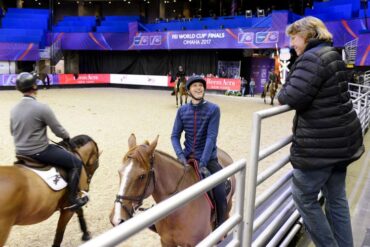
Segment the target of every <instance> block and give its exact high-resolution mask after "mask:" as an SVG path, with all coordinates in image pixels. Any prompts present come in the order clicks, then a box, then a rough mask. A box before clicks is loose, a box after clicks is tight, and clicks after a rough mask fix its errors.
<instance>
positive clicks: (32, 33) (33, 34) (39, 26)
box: [0, 8, 50, 48]
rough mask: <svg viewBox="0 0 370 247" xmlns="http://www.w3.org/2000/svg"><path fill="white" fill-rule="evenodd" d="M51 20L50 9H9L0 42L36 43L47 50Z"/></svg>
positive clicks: (1, 30) (0, 30)
mask: <svg viewBox="0 0 370 247" xmlns="http://www.w3.org/2000/svg"><path fill="white" fill-rule="evenodd" d="M49 20H50V12H49V10H48V9H27V8H23V9H18V8H9V9H8V11H7V13H6V15H5V16H4V17H3V18H2V21H1V23H2V28H0V42H15V43H35V44H37V45H39V47H40V48H45V43H46V32H47V31H48V27H49Z"/></svg>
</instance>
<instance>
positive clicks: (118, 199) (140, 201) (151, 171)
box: [114, 154, 155, 218]
mask: <svg viewBox="0 0 370 247" xmlns="http://www.w3.org/2000/svg"><path fill="white" fill-rule="evenodd" d="M149 163H150V169H149V171H148V176H147V180H146V183H145V187H144V190H143V192H142V193H141V195H139V196H125V195H118V194H117V195H116V200H115V201H114V202H115V203H116V202H117V203H119V204H121V207H122V208H123V209H124V210H125V212H126V213H127V214H128V215H129V216H130V218H132V217H133V216H134V213H135V211H137V210H141V211H145V210H146V209H145V208H139V207H140V206H141V205H142V204H143V200H144V199H145V195H146V193H147V190H148V188H149V185H150V181H151V180H152V179H153V186H154V187H155V173H154V168H153V165H154V154H153V155H152V156H151V158H150V162H149ZM124 200H126V201H132V202H137V205H136V206H135V207H133V208H132V210H129V209H128V208H127V207H126V206H125V205H124V204H123V201H124Z"/></svg>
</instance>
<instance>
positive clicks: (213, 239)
mask: <svg viewBox="0 0 370 247" xmlns="http://www.w3.org/2000/svg"><path fill="white" fill-rule="evenodd" d="M246 164H247V163H246V160H244V159H241V160H239V161H236V162H234V163H233V164H231V165H229V166H228V167H226V168H224V169H222V170H221V171H220V172H217V173H215V174H213V175H211V176H209V177H208V178H206V179H204V180H202V181H200V182H199V183H196V184H195V185H193V186H191V187H189V188H187V189H185V190H183V191H181V192H179V193H178V194H176V195H174V196H172V197H170V198H169V199H167V200H165V201H162V202H161V203H159V204H157V205H155V206H154V207H152V208H150V209H148V210H147V211H145V212H143V213H141V214H139V215H136V216H135V217H134V218H132V219H130V220H128V221H125V222H124V223H122V224H121V225H119V226H117V227H114V228H112V229H110V230H108V231H107V232H105V233H103V234H101V235H99V236H98V237H96V238H94V239H92V240H90V241H88V242H86V243H85V244H83V245H81V247H97V246H114V245H117V244H119V243H121V242H123V241H124V240H126V239H128V238H129V237H131V236H132V235H134V234H136V233H137V232H139V231H141V230H143V229H145V228H147V227H149V226H151V225H152V224H153V223H154V222H156V221H158V220H160V219H162V218H164V217H166V216H167V215H169V214H170V213H172V212H173V211H175V210H176V209H178V208H180V207H183V206H184V204H186V203H188V202H190V201H191V200H193V199H195V198H197V197H198V196H199V195H201V194H203V193H205V192H206V191H208V190H210V189H212V188H213V187H215V186H216V185H217V184H219V183H220V182H222V181H224V180H225V179H227V178H228V177H230V176H232V175H234V174H236V176H237V177H236V190H235V199H236V200H235V203H236V204H235V209H234V211H233V214H232V215H231V216H230V217H229V219H227V220H226V221H225V222H224V223H223V224H222V225H221V226H219V227H218V228H217V229H216V230H215V231H214V232H212V234H210V235H209V236H208V237H207V238H205V239H204V240H203V241H202V242H201V243H199V244H198V246H212V245H214V244H216V243H217V242H218V241H219V240H220V239H222V238H223V236H225V234H227V233H228V232H230V231H231V230H232V229H234V228H235V231H234V234H233V239H232V241H231V242H230V243H228V246H243V245H241V238H242V232H243V209H244V188H245V170H246Z"/></svg>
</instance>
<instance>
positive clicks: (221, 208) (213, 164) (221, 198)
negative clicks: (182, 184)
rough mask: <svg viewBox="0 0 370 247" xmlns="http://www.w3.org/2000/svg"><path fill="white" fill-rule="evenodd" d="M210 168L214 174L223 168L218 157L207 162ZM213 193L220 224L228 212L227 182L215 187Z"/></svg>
mask: <svg viewBox="0 0 370 247" xmlns="http://www.w3.org/2000/svg"><path fill="white" fill-rule="evenodd" d="M207 168H208V170H209V171H210V172H211V173H212V174H214V173H216V172H218V171H220V170H221V169H222V167H221V165H220V164H219V163H218V160H217V159H213V160H210V161H209V162H208V164H207ZM213 195H214V197H215V201H216V204H217V205H216V210H217V218H218V225H220V224H222V223H223V222H224V220H225V213H226V206H227V201H226V188H225V182H222V183H220V184H219V185H217V186H216V187H215V188H213Z"/></svg>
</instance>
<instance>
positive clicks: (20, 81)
mask: <svg viewBox="0 0 370 247" xmlns="http://www.w3.org/2000/svg"><path fill="white" fill-rule="evenodd" d="M36 79H37V77H36V75H34V74H31V73H28V72H23V73H20V74H19V75H18V76H17V80H16V87H17V89H18V90H19V91H21V92H22V93H25V92H28V91H30V90H32V89H33V90H37V83H36Z"/></svg>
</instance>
